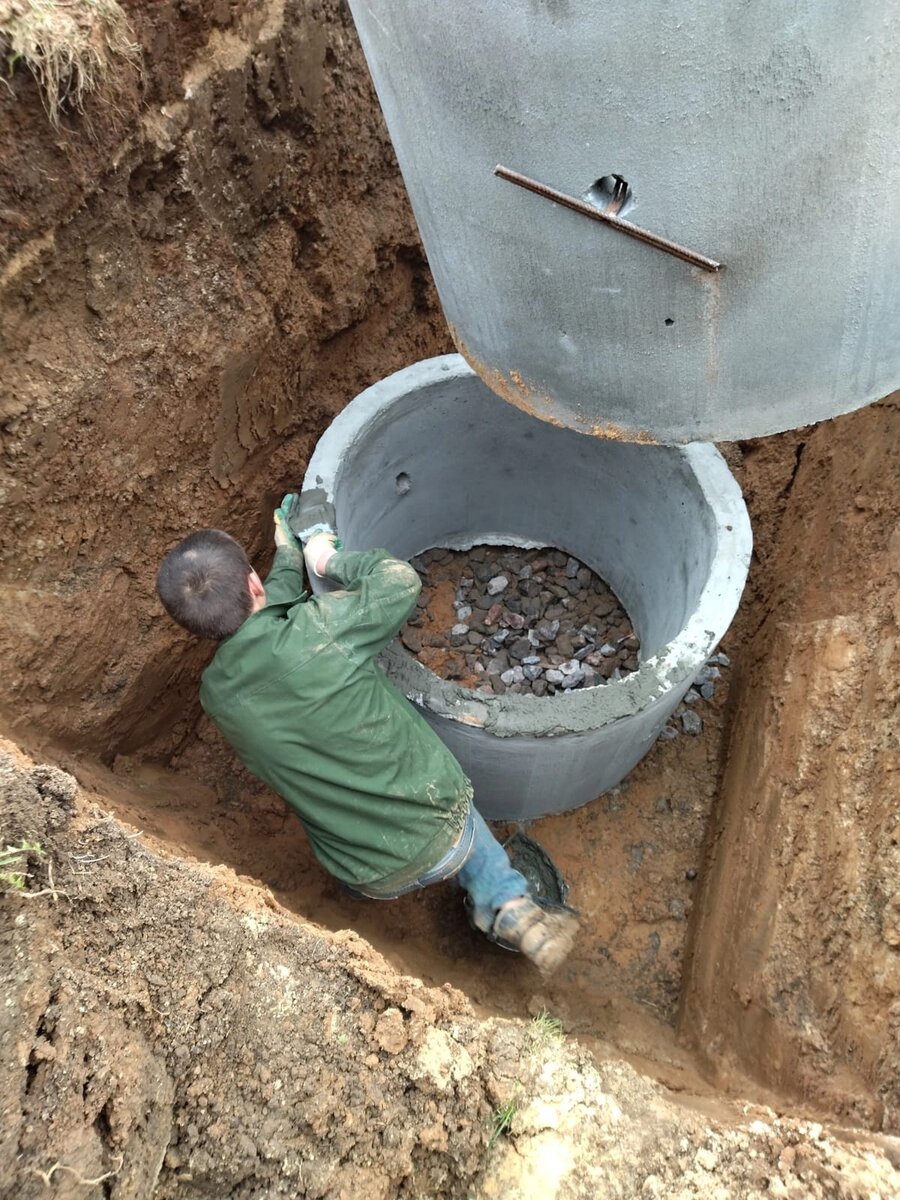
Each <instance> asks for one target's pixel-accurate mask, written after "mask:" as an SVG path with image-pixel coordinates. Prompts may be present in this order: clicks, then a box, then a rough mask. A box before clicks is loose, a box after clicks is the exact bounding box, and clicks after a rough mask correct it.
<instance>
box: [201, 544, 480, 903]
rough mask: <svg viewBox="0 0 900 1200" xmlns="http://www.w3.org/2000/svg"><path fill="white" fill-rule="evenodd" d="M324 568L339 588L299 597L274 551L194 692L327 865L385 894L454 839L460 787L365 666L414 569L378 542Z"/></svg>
mask: <svg viewBox="0 0 900 1200" xmlns="http://www.w3.org/2000/svg"><path fill="white" fill-rule="evenodd" d="M328 573H329V576H331V577H332V578H334V579H336V580H338V581H339V582H341V583H343V584H344V585H345V586H346V589H347V590H346V591H343V590H342V591H338V592H332V593H330V594H329V595H326V596H320V597H309V596H308V595H307V594H306V593H305V592H303V591H302V586H303V579H302V576H301V573H300V571H299V570H297V569H296V568H295V567H294V566H293V565H292V563H291V561H290V559H289V557H288V556H287V555H285V554H284V553H283V552H279V553H278V554H276V558H275V564H274V566H273V568H272V571H271V573H270V575H269V577H268V579H267V580H266V584H265V587H266V601H267V602H266V605H265V607H264V608H262V609H260V610H259V611H258V612H256V613H254V614H253V615H252V616H250V617H248V619H247V620H246V621H245V622H244V624H243V625H242V626H241V627H240V628H239V629H238V631H237V632H236V633H235V634H233V635H232V636H231V637H230V638H227V639H225V640H224V641H223V642H222V643H221V645H220V647H219V649H218V651H217V653H216V655H215V658H214V659H213V661H212V663H211V664H210V665H209V667H208V668H207V669H206V671H205V672H204V675H203V682H202V686H201V690H200V699H201V702H202V704H203V707H204V709H205V711H206V712H207V713H208V714H209V716H210V717H211V718H212V720H213V721H214V722H215V724H216V726H217V727H218V728H219V729H220V731H221V732H222V734H223V735H224V737H225V738H226V739H227V741H228V742H229V743H230V745H231V746H232V747H233V749H234V750H235V752H236V753H237V755H238V757H239V758H240V759H241V761H242V762H243V763H244V764H245V766H247V767H248V769H249V770H251V771H252V772H253V774H254V775H256V776H258V777H259V778H260V779H262V780H263V781H264V782H266V783H267V784H268V785H269V786H270V787H272V788H274V790H275V791H277V792H278V793H279V794H280V795H281V796H283V797H284V799H285V800H286V801H287V803H288V804H289V805H290V806H291V807H292V808H293V809H294V811H295V812H296V813H297V815H298V816H299V817H300V819H301V821H302V822H303V824H304V826H305V828H306V831H307V833H308V835H309V839H310V842H311V844H312V847H313V850H314V851H315V854H316V856H317V857H318V858H319V860H320V861H321V863H322V865H323V866H324V867H325V868H326V869H327V870H328V871H330V872H331V873H332V874H333V875H335V876H336V877H337V878H338V879H340V880H342V881H344V882H346V883H349V884H351V885H352V884H356V885H360V886H362V885H365V884H369V883H376V882H377V883H381V882H382V881H385V880H388V881H390V883H391V884H392V885H396V886H397V887H398V888H399V887H402V886H403V885H404V884H405V883H407V882H411V881H412V880H414V879H415V878H416V877H417V876H418V875H420V874H421V873H422V870H423V868H427V867H428V866H431V865H433V863H434V862H435V861H437V860H438V859H439V858H441V856H442V855H443V854H445V853H446V851H447V850H448V849H449V848H450V846H451V845H452V844H453V842H454V841H455V840H456V838H457V837H458V835H459V833H460V832H461V830H462V828H463V824H464V823H465V819H466V814H467V811H468V801H469V799H470V798H471V794H472V793H471V785H470V784H469V782H468V780H467V779H466V777H465V775H464V774H463V771H462V769H461V767H460V766H459V764H458V763H457V762H456V760H455V759H454V758H453V756H452V755H451V754H450V752H449V751H448V750H447V749H446V747H445V746H444V745H443V743H442V742H441V740H440V739H439V738H438V736H437V735H436V734H435V733H434V732H433V731H432V730H431V728H430V727H429V726H428V725H427V724H426V723H425V721H424V720H423V719H422V718H421V717H420V716H419V715H418V713H416V711H415V710H414V709H413V707H412V706H411V705H410V704H409V703H408V702H407V700H406V699H405V697H403V696H402V695H401V694H400V693H399V692H398V691H397V690H396V689H395V688H394V686H393V685H392V684H391V683H390V682H389V680H388V679H387V677H386V676H385V675H384V673H383V672H382V671H381V669H380V668H379V667H378V665H377V664H376V662H375V656H376V655H377V654H378V652H379V651H380V650H381V649H382V648H383V647H384V646H385V645H386V644H387V642H389V641H390V639H391V638H392V637H393V636H394V634H395V633H396V632H397V629H398V628H399V627H400V625H401V624H402V623H403V621H404V620H405V619H406V617H407V616H408V614H409V612H410V610H411V609H412V607H413V605H414V604H415V600H416V597H417V595H418V593H419V590H420V587H421V584H420V582H419V579H418V576H417V575H416V574H415V572H414V571H413V570H412V568H411V567H409V566H408V564H406V563H402V562H400V561H399V560H397V559H394V558H392V557H391V556H390V555H388V554H387V552H386V551H384V550H371V551H366V552H348V551H339V552H337V553H336V554H335V555H334V556H333V557H332V558H331V560H330V561H329V566H328Z"/></svg>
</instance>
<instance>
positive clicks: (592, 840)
mask: <svg viewBox="0 0 900 1200" xmlns="http://www.w3.org/2000/svg"><path fill="white" fill-rule="evenodd" d="M726 649H727V646H726ZM723 675H725V677H726V678H724V679H723V680H722V681H721V685H720V686H719V688H718V689H717V693H716V696H715V698H714V699H713V700H712V701H710V702H705V703H703V704H702V705H699V706H697V711H698V713H699V714H700V715H701V716H702V719H703V731H702V733H700V735H699V736H696V737H690V736H687V735H684V734H682V735H680V736H679V737H678V738H677V739H675V740H673V741H665V742H658V743H657V745H656V746H655V747H654V749H653V750H652V751H651V753H650V754H649V755H648V756H647V757H646V758H645V759H644V760H643V762H641V763H640V764H638V766H637V767H636V768H635V769H634V771H633V772H632V773H631V775H630V776H629V777H628V779H627V780H626V781H625V782H624V783H623V784H622V785H621V786H620V787H618V788H616V789H614V790H613V791H612V792H610V793H607V794H605V795H603V796H601V797H599V798H597V799H596V800H594V801H593V802H591V803H590V804H588V805H585V806H584V807H583V808H581V809H578V810H575V811H572V812H568V813H562V814H558V815H555V816H552V817H547V818H543V819H542V820H539V821H535V822H532V823H531V824H530V825H529V826H528V829H527V831H528V833H529V834H530V836H532V837H534V838H536V839H537V840H538V841H539V842H540V843H541V844H542V845H543V846H544V847H545V848H546V849H547V851H548V852H549V853H550V854H551V856H552V857H553V859H554V860H555V862H556V863H557V865H558V866H559V867H560V869H561V870H562V872H563V874H564V875H565V877H566V879H567V880H568V882H569V884H570V887H571V894H570V902H571V903H573V904H574V905H575V906H576V907H577V908H578V909H579V910H580V912H581V914H582V930H581V934H580V937H579V940H578V942H577V944H576V947H575V949H574V951H573V953H572V955H571V957H570V959H569V960H568V962H567V963H566V965H565V966H564V968H563V969H562V970H561V971H560V972H559V973H558V974H557V975H556V976H555V977H553V978H552V979H551V980H549V981H547V980H543V979H541V977H540V976H539V975H538V974H537V973H536V972H535V971H534V969H533V968H532V967H531V966H530V965H529V964H528V963H527V962H525V961H524V960H522V959H520V958H519V957H518V956H516V955H512V954H509V953H506V952H504V951H502V950H500V949H498V948H496V947H494V946H491V945H490V944H489V943H487V942H486V941H485V940H484V939H483V938H482V937H481V936H480V935H479V934H477V933H476V932H474V931H472V930H471V929H470V928H469V926H468V924H467V922H466V920H465V917H464V915H463V911H462V904H461V899H460V893H459V891H458V890H457V888H456V886H455V885H454V884H452V883H449V884H445V885H440V886H438V887H434V888H430V889H427V890H425V891H423V892H420V893H417V894H414V895H411V896H407V897H403V898H401V899H400V900H396V901H391V902H388V903H381V904H379V903H376V902H372V901H358V900H354V899H352V898H350V897H348V896H347V895H346V893H344V892H343V891H342V889H341V888H340V887H339V886H338V885H337V883H336V882H335V881H334V880H332V879H331V878H330V877H329V876H328V875H327V874H326V873H325V872H324V871H323V870H322V868H321V867H320V866H319V865H318V863H317V862H316V860H315V859H314V858H313V856H312V854H311V852H310V851H309V848H308V845H307V843H306V839H305V836H304V834H303V831H302V828H301V827H300V825H299V822H297V820H296V819H295V818H294V817H293V815H292V814H291V813H290V812H289V811H288V809H287V808H286V806H285V805H284V804H283V802H282V801H281V800H280V799H279V798H278V797H277V796H275V795H273V794H272V793H271V792H269V791H268V790H267V789H265V788H263V787H262V785H260V784H259V783H258V781H256V780H255V779H253V777H252V776H250V775H249V774H248V773H247V772H246V771H244V770H243V768H242V767H241V766H240V764H238V763H237V762H236V761H235V760H234V758H233V756H232V755H231V753H230V751H229V750H228V749H227V747H225V746H224V744H223V743H222V742H221V741H220V740H219V737H218V734H217V733H216V731H215V730H214V729H213V728H212V726H210V725H206V724H205V723H201V727H200V729H199V732H198V737H197V739H196V740H195V741H194V742H193V743H192V744H191V745H190V746H189V747H188V748H187V749H186V750H185V751H184V752H183V753H182V754H181V755H180V757H178V758H177V759H176V760H174V761H173V763H172V764H171V765H169V766H160V765H154V764H148V763H146V762H141V761H139V760H137V759H129V758H119V759H117V760H116V762H115V764H114V766H113V768H112V769H111V770H110V769H108V768H106V767H102V766H99V765H97V764H96V763H93V762H87V761H84V760H76V761H73V760H71V759H70V758H68V759H67V756H57V760H58V761H60V760H65V761H62V762H61V765H64V766H66V767H67V769H69V770H71V771H72V772H73V773H74V774H75V775H76V776H77V778H78V779H79V782H80V783H81V784H82V786H84V787H86V788H87V789H88V790H90V791H92V792H94V793H95V794H96V795H97V796H98V798H99V800H100V803H101V805H102V806H103V807H104V808H107V809H109V810H111V811H113V812H114V813H115V815H116V816H117V817H119V818H120V819H122V820H124V821H126V822H127V823H129V824H130V825H132V826H134V827H135V828H137V829H139V830H142V831H143V832H144V834H145V835H146V836H147V837H148V838H152V839H154V840H157V841H159V842H160V843H162V844H163V846H164V847H165V848H166V850H167V851H168V852H170V853H174V854H176V855H178V856H179V857H189V858H195V859H198V860H200V861H203V862H207V863H211V864H223V865H226V866H228V867H230V868H232V869H233V870H234V871H236V872H237V873H238V874H239V875H241V876H243V877H246V878H248V879H250V880H253V881H256V882H259V883H261V884H262V885H263V886H265V887H266V888H268V889H269V890H270V891H271V893H272V895H273V897H274V898H275V900H276V901H277V902H278V903H279V904H281V905H282V906H283V907H284V908H285V909H287V910H288V911H290V912H292V913H294V914H296V915H297V916H298V917H300V918H302V919H307V920H310V921H313V922H316V923H318V924H320V925H323V926H324V927H326V928H328V929H332V930H338V929H348V928H349V929H354V930H355V931H356V932H358V933H359V934H361V935H362V936H363V937H365V938H366V939H367V940H368V941H369V942H370V943H371V944H372V945H374V946H375V948H376V949H377V950H378V951H379V952H380V953H382V954H383V955H384V956H385V958H387V959H388V960H389V961H390V962H391V963H392V964H393V965H394V966H395V967H397V968H398V969H399V970H401V971H402V972H403V973H405V974H409V975H414V976H416V977H418V978H420V979H422V980H424V981H425V982H426V983H429V984H433V985H436V986H440V985H441V984H444V983H449V984H451V985H453V986H455V987H457V988H459V989H460V990H461V991H463V992H464V993H465V994H466V995H467V996H468V998H469V999H470V1001H471V1002H472V1004H473V1005H474V1007H475V1008H476V1010H477V1011H479V1012H481V1013H482V1014H484V1015H503V1016H511V1017H528V1016H533V1015H535V1014H536V1013H538V1012H540V1011H542V1010H546V1011H548V1012H550V1013H552V1014H553V1015H554V1016H557V1017H559V1018H560V1019H561V1020H562V1021H563V1024H564V1026H565V1028H566V1030H567V1032H569V1033H570V1034H572V1035H574V1036H577V1037H579V1038H580V1039H581V1040H583V1041H584V1042H586V1043H587V1044H588V1045H590V1047H591V1048H592V1049H593V1050H594V1052H595V1053H596V1054H598V1055H600V1056H606V1055H611V1054H615V1055H617V1056H619V1057H624V1058H626V1059H627V1060H629V1061H631V1062H632V1063H633V1065H634V1066H635V1067H636V1068H637V1069H639V1070H641V1071H642V1072H644V1073H645V1074H649V1075H652V1076H653V1077H655V1078H656V1079H658V1080H659V1081H660V1082H661V1083H663V1084H664V1085H666V1086H667V1087H669V1088H671V1089H672V1090H674V1091H678V1092H682V1093H687V1094H689V1095H692V1096H697V1097H707V1098H708V1100H710V1101H711V1100H712V1098H713V1097H714V1096H715V1095H721V1094H722V1081H721V1080H718V1081H717V1085H716V1087H715V1088H714V1087H713V1086H712V1085H710V1084H707V1083H706V1082H705V1081H704V1080H703V1078H702V1077H701V1075H700V1074H699V1073H698V1071H697V1070H696V1068H695V1066H694V1064H693V1061H692V1058H691V1056H690V1054H689V1053H688V1051H687V1050H686V1049H685V1048H683V1047H682V1046H681V1045H679V1042H678V1038H677V1036H676V1032H675V1018H676V1015H677V1007H678V999H679V991H680V983H681V967H682V961H683V956H684V953H685V944H686V939H687V933H688V926H689V920H690V914H691V906H692V900H693V894H694V891H695V889H696V887H697V879H698V878H699V873H700V871H701V869H702V854H703V840H704V835H705V830H706V825H707V820H708V817H709V814H710V810H711V807H712V804H713V801H714V798H715V794H716V787H717V782H718V778H719V774H720V755H721V747H722V737H723V725H724V719H725V707H726V704H727V682H728V681H727V675H728V672H727V671H725V672H723ZM495 828H496V829H497V831H498V832H501V833H502V832H507V831H511V830H512V828H513V826H503V825H498V826H496V827H495ZM725 1090H726V1091H727V1092H728V1093H730V1094H732V1095H736V1096H745V1097H746V1096H750V1095H755V1097H756V1098H757V1099H759V1100H761V1101H764V1102H770V1101H771V1099H772V1098H771V1097H764V1096H762V1095H760V1093H759V1089H754V1088H753V1087H752V1085H751V1084H750V1083H749V1081H747V1080H745V1079H735V1080H734V1087H733V1089H732V1087H730V1086H728V1085H726V1089H725Z"/></svg>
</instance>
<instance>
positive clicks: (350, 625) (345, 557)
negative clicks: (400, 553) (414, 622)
mask: <svg viewBox="0 0 900 1200" xmlns="http://www.w3.org/2000/svg"><path fill="white" fill-rule="evenodd" d="M328 577H329V578H330V579H335V580H337V582H338V583H342V584H343V585H344V587H345V588H346V592H343V593H340V592H337V593H334V592H333V593H331V594H330V595H326V596H319V597H318V599H317V601H316V605H317V608H318V610H319V613H320V615H321V617H322V620H323V622H324V623H325V625H326V627H327V628H328V631H329V633H330V634H331V636H332V637H333V638H334V639H335V640H336V641H339V642H340V643H341V645H342V646H343V647H344V648H345V649H346V650H349V651H351V652H355V653H356V654H357V655H358V656H359V657H361V658H372V657H374V656H375V655H376V654H378V653H379V652H380V651H381V650H383V649H384V647H385V646H386V645H387V644H388V642H389V641H390V640H391V638H392V637H393V636H394V635H395V634H396V633H397V630H398V629H399V628H400V626H401V625H402V624H403V622H404V621H405V620H406V618H407V617H408V616H409V614H410V613H411V612H412V610H413V609H414V608H415V606H416V599H417V598H418V595H419V593H420V592H421V590H422V581H421V580H420V579H419V576H418V575H417V574H416V572H415V571H414V570H413V568H412V567H411V566H410V565H409V563H406V562H403V561H401V560H400V559H399V558H394V557H393V556H392V555H390V554H389V553H388V552H387V550H338V551H337V552H336V553H335V554H333V555H332V557H331V558H330V559H329V560H328Z"/></svg>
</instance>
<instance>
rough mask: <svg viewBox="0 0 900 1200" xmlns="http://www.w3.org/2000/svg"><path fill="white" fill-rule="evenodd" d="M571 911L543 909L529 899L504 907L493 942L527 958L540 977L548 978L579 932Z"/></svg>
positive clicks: (522, 899)
mask: <svg viewBox="0 0 900 1200" xmlns="http://www.w3.org/2000/svg"><path fill="white" fill-rule="evenodd" d="M578 924H579V922H578V914H577V913H576V912H574V911H573V910H572V909H567V908H560V909H558V910H557V909H552V908H542V907H541V906H540V905H538V904H536V903H535V902H534V900H532V898H531V897H530V896H519V897H517V898H516V899H515V900H510V901H509V902H508V903H506V904H504V905H503V907H502V908H501V909H500V911H499V912H498V913H497V916H496V917H495V919H494V925H493V928H492V930H491V934H492V936H493V938H496V940H497V941H498V942H499V943H500V945H505V946H507V947H508V948H509V949H511V950H518V951H519V952H520V953H522V954H524V955H525V957H526V958H530V959H531V961H532V962H533V963H534V965H535V966H536V967H537V969H538V970H539V971H540V973H541V974H542V975H550V974H552V972H553V971H555V970H556V968H557V967H558V966H560V964H561V963H562V962H563V960H564V959H565V957H566V955H567V954H568V953H569V951H570V950H571V949H572V943H573V942H574V940H575V934H576V932H577V930H578Z"/></svg>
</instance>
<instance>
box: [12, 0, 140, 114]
mask: <svg viewBox="0 0 900 1200" xmlns="http://www.w3.org/2000/svg"><path fill="white" fill-rule="evenodd" d="M0 51H2V52H3V54H4V55H5V58H6V68H7V70H6V73H7V74H9V73H11V72H12V71H13V70H14V69H15V67H16V65H17V64H18V63H19V62H23V63H25V64H26V65H27V66H28V67H29V69H30V70H31V72H32V74H33V75H34V77H35V79H36V80H37V82H38V84H39V85H40V90H41V97H42V99H43V102H44V107H45V109H46V110H47V116H48V117H49V118H50V121H51V122H52V123H53V124H54V125H56V124H58V122H59V114H60V112H61V111H62V110H63V109H64V108H67V107H68V108H73V109H75V110H76V111H78V112H81V111H83V108H84V98H85V96H86V95H88V94H89V93H90V92H93V91H95V90H96V89H97V88H98V87H100V86H101V84H102V83H103V82H104V80H106V79H107V78H109V76H110V75H111V74H112V73H114V72H116V71H118V70H120V69H121V67H122V64H124V63H137V62H138V60H139V58H140V53H141V51H140V46H138V45H137V44H136V43H135V42H133V41H132V40H131V27H130V26H129V24H128V19H127V17H126V16H125V13H124V12H123V10H122V9H121V8H120V7H119V5H118V4H117V3H116V0H0Z"/></svg>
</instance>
